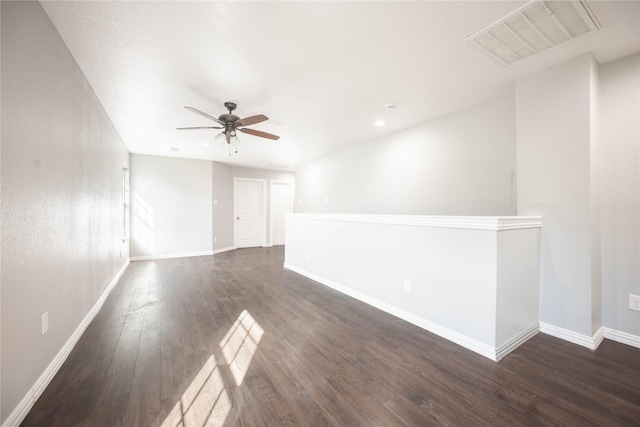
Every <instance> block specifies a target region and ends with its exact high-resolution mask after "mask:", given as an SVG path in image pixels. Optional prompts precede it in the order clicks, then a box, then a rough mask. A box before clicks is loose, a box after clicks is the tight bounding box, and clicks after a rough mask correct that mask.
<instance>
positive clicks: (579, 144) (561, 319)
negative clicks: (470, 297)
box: [516, 55, 600, 337]
mask: <svg viewBox="0 0 640 427" xmlns="http://www.w3.org/2000/svg"><path fill="white" fill-rule="evenodd" d="M596 68H597V64H596V63H595V60H594V59H593V57H592V56H591V55H583V56H580V57H578V58H575V59H573V60H570V61H567V62H565V63H563V64H560V65H557V66H555V67H551V68H549V69H547V70H544V71H541V72H539V73H536V74H533V75H530V76H527V77H523V78H521V79H519V80H518V81H517V82H516V110H517V114H516V129H517V153H518V161H517V164H518V214H519V215H541V216H543V224H544V228H543V231H542V252H541V266H540V268H541V270H540V321H541V322H544V323H548V324H550V325H553V326H556V327H559V328H563V329H567V330H570V331H573V332H576V333H578V334H582V335H586V336H588V337H590V336H592V335H593V334H594V333H595V332H596V329H597V328H598V327H599V326H600V319H597V318H596V319H594V318H592V316H593V314H594V311H593V296H592V291H593V287H597V289H598V290H599V287H598V286H599V276H594V275H593V271H592V268H594V266H593V259H592V257H593V252H594V251H595V252H598V250H599V248H598V246H597V241H595V240H597V239H598V236H599V234H598V233H597V231H595V234H594V230H597V229H598V225H597V224H595V222H597V220H598V219H597V217H594V213H593V211H592V209H593V208H594V207H593V206H592V204H594V203H596V202H594V198H597V193H598V192H599V188H598V187H597V186H594V185H593V183H592V181H591V167H592V160H593V159H592V156H596V155H597V152H596V151H595V150H593V149H592V144H594V143H595V141H594V140H593V138H592V126H594V123H593V117H592V110H591V104H592V100H593V99H592V97H593V95H594V94H593V92H592V84H593V73H594V72H595V71H594V70H595V69H596ZM596 270H597V268H596Z"/></svg>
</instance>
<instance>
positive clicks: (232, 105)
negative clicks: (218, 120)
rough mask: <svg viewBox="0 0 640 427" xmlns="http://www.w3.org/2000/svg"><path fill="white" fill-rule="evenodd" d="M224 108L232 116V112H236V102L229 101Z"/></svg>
mask: <svg viewBox="0 0 640 427" xmlns="http://www.w3.org/2000/svg"><path fill="white" fill-rule="evenodd" d="M224 106H225V107H226V108H227V110H229V114H231V112H232V111H233V110H235V109H236V107H237V105H236V104H235V102H229V101H227V102H225V103H224Z"/></svg>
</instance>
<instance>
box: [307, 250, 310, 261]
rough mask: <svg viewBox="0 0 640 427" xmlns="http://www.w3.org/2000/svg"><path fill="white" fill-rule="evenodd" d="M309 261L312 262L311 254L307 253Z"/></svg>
mask: <svg viewBox="0 0 640 427" xmlns="http://www.w3.org/2000/svg"><path fill="white" fill-rule="evenodd" d="M307 261H311V252H307Z"/></svg>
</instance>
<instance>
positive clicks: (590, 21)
mask: <svg viewBox="0 0 640 427" xmlns="http://www.w3.org/2000/svg"><path fill="white" fill-rule="evenodd" d="M599 28H600V24H598V21H597V19H596V18H595V16H594V15H593V13H592V12H591V10H590V9H589V6H588V5H587V4H586V2H584V1H582V0H580V1H575V0H574V1H563V0H556V1H541V0H535V1H532V2H531V3H528V4H526V5H525V6H524V7H522V8H521V9H518V10H516V11H515V12H513V13H511V14H509V15H508V16H506V17H505V18H503V19H501V20H499V21H497V22H495V23H493V24H491V25H489V26H488V27H486V28H484V29H483V30H480V31H478V32H477V33H474V34H472V35H470V36H469V37H467V38H466V40H467V41H470V42H472V43H474V44H475V45H476V46H478V47H479V48H480V49H482V50H483V51H484V52H485V53H486V54H487V55H489V56H491V57H492V58H494V59H495V60H497V61H498V62H500V63H501V64H502V65H504V66H507V67H508V66H509V65H511V64H513V63H516V62H519V61H522V60H525V59H527V58H530V57H532V56H534V55H537V54H539V53H541V52H544V51H546V50H549V49H551V48H553V47H556V46H558V45H561V44H563V43H566V42H568V41H569V40H572V39H574V38H576V37H579V36H582V35H584V34H587V33H589V32H591V31H596V30H598V29H599Z"/></svg>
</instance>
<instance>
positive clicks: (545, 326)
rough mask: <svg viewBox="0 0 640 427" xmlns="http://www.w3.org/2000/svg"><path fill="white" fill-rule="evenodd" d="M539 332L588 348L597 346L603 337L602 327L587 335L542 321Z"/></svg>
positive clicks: (593, 348)
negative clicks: (591, 334)
mask: <svg viewBox="0 0 640 427" xmlns="http://www.w3.org/2000/svg"><path fill="white" fill-rule="evenodd" d="M540 332H542V333H545V334H547V335H551V336H554V337H556V338H560V339H563V340H565V341H569V342H572V343H574V344H578V345H581V346H582V347H586V348H588V349H590V350H595V349H596V348H598V346H599V345H600V343H601V342H602V339H603V338H604V334H603V328H600V329H598V330H597V331H596V333H595V334H593V336H589V335H583V334H579V333H577V332H574V331H570V330H569V329H564V328H560V327H558V326H554V325H550V324H549V323H544V322H540Z"/></svg>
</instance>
